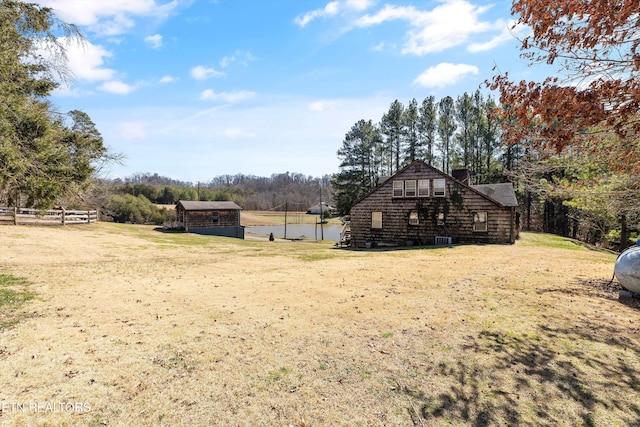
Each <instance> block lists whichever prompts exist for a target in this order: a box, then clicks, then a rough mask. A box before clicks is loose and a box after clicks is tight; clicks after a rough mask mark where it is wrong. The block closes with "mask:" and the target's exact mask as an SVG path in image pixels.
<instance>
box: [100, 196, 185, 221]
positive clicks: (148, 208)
mask: <svg viewBox="0 0 640 427" xmlns="http://www.w3.org/2000/svg"><path fill="white" fill-rule="evenodd" d="M105 215H106V216H109V217H111V218H113V220H114V221H115V222H122V223H131V224H156V225H161V224H163V223H165V222H169V221H173V220H175V211H173V210H167V209H160V208H158V207H156V206H154V205H153V203H151V202H150V201H149V199H147V198H146V197H144V196H143V195H139V196H137V197H136V196H132V195H131V194H125V195H122V196H120V195H113V196H111V197H109V200H108V201H107V206H106V212H105Z"/></svg>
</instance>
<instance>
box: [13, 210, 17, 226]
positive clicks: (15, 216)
mask: <svg viewBox="0 0 640 427" xmlns="http://www.w3.org/2000/svg"><path fill="white" fill-rule="evenodd" d="M13 225H18V207H17V206H14V208H13Z"/></svg>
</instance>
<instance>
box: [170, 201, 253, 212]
mask: <svg viewBox="0 0 640 427" xmlns="http://www.w3.org/2000/svg"><path fill="white" fill-rule="evenodd" d="M178 204H179V205H182V207H183V208H184V210H185V211H217V210H238V211H239V210H242V208H241V207H240V206H238V205H236V204H235V203H234V202H198V201H192V200H180V201H178Z"/></svg>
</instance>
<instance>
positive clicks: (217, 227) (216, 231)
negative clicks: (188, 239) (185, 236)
mask: <svg viewBox="0 0 640 427" xmlns="http://www.w3.org/2000/svg"><path fill="white" fill-rule="evenodd" d="M176 216H177V220H178V222H179V223H181V224H182V225H183V226H184V229H185V231H188V232H190V233H197V234H206V235H215V236H227V237H238V238H241V239H244V227H242V226H241V225H240V209H239V208H238V209H211V208H206V209H193V208H190V209H185V207H184V206H183V205H182V204H181V203H180V202H179V203H178V204H177V205H176Z"/></svg>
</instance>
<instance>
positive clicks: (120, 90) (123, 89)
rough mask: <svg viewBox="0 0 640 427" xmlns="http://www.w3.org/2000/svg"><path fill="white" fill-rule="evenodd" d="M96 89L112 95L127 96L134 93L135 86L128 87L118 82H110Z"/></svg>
mask: <svg viewBox="0 0 640 427" xmlns="http://www.w3.org/2000/svg"><path fill="white" fill-rule="evenodd" d="M98 89H99V90H101V91H103V92H109V93H114V94H116V95H127V94H129V93H130V92H132V91H134V90H135V89H136V88H135V86H131V85H128V84H126V83H123V82H121V81H120V80H110V81H108V82H104V83H102V84H101V85H100V86H99V87H98Z"/></svg>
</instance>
